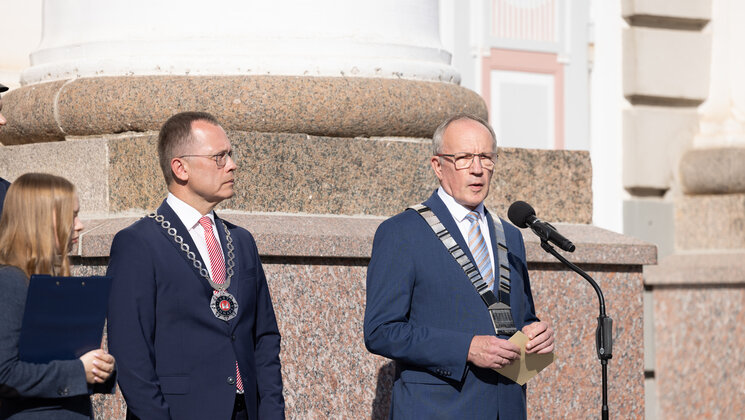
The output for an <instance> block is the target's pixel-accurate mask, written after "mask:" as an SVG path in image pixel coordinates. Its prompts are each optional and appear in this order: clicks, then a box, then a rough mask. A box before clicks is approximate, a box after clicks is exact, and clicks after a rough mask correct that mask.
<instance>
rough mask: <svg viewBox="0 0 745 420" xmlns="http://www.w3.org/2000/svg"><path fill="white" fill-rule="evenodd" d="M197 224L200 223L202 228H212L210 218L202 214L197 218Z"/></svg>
mask: <svg viewBox="0 0 745 420" xmlns="http://www.w3.org/2000/svg"><path fill="white" fill-rule="evenodd" d="M199 224H200V225H202V228H204V229H205V230H206V229H210V228H212V219H210V218H209V217H208V216H202V218H201V219H199Z"/></svg>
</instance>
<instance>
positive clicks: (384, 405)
mask: <svg viewBox="0 0 745 420" xmlns="http://www.w3.org/2000/svg"><path fill="white" fill-rule="evenodd" d="M395 374H396V363H395V362H393V361H389V362H388V363H386V364H385V365H383V366H381V367H380V370H378V384H377V385H376V387H375V399H373V402H372V415H371V416H370V418H371V419H372V420H385V419H387V418H388V412H389V410H390V407H391V390H392V389H393V378H394V376H395Z"/></svg>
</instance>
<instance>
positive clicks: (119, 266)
mask: <svg viewBox="0 0 745 420" xmlns="http://www.w3.org/2000/svg"><path fill="white" fill-rule="evenodd" d="M148 250H149V245H148V244H147V243H145V241H144V240H143V239H141V238H140V237H139V236H137V235H136V233H135V232H133V231H131V230H129V229H125V230H122V231H120V232H119V233H118V234H117V235H116V236H115V237H114V242H113V244H112V246H111V259H110V262H109V268H108V271H107V272H106V274H107V275H108V276H111V277H112V279H113V280H112V285H111V294H110V295H109V316H108V337H109V350H110V351H111V354H113V355H114V357H115V358H116V361H117V368H118V374H119V375H118V376H119V378H118V380H119V387H120V388H121V390H122V394H123V395H124V399H125V401H126V402H127V408H128V409H129V410H130V411H131V412H132V413H133V414H134V415H136V416H137V417H140V418H147V419H163V420H166V419H170V413H169V407H168V404H167V403H166V401H165V399H164V398H163V394H162V392H161V390H160V383H159V380H158V376H157V375H156V373H155V348H154V347H155V343H154V339H155V300H156V281H155V272H154V263H153V261H152V259H151V257H150V252H148Z"/></svg>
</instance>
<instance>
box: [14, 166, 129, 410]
mask: <svg viewBox="0 0 745 420" xmlns="http://www.w3.org/2000/svg"><path fill="white" fill-rule="evenodd" d="M78 210H79V204H78V197H77V194H76V193H75V188H74V187H73V185H72V184H71V183H70V182H69V181H67V180H66V179H64V178H61V177H58V176H54V175H48V174H36V173H29V174H25V175H22V176H20V177H19V178H18V179H16V180H15V182H13V184H11V186H10V188H9V189H8V194H7V196H6V197H5V206H4V208H3V213H2V215H1V216H0V419H6V418H7V419H71V420H72V419H90V418H92V417H93V416H92V410H91V403H90V398H89V395H90V394H91V393H93V392H99V391H100V392H110V391H111V390H112V389H113V386H114V384H113V382H114V381H113V379H114V378H113V376H112V372H113V370H114V358H113V356H111V355H110V354H108V353H106V352H105V351H104V350H102V349H97V350H92V351H90V352H88V353H86V354H84V355H83V356H81V357H80V359H74V360H54V361H52V362H50V363H47V364H36V363H26V362H22V361H20V360H19V358H18V339H19V336H20V331H21V321H22V317H23V309H24V306H25V302H26V292H27V290H28V281H29V277H30V276H31V275H33V274H51V275H56V276H69V275H70V262H69V261H68V257H67V254H68V252H69V250H70V249H71V248H72V245H73V244H74V243H76V242H77V239H78V235H79V233H80V231H81V230H82V229H83V224H82V223H81V222H80V219H79V218H78ZM109 379H111V380H109ZM107 380H108V381H107Z"/></svg>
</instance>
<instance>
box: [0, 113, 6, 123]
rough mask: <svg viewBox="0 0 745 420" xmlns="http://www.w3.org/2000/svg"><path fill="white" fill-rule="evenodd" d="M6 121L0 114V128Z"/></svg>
mask: <svg viewBox="0 0 745 420" xmlns="http://www.w3.org/2000/svg"><path fill="white" fill-rule="evenodd" d="M7 122H8V121H6V120H5V117H3V114H0V126H3V125H5V123H7Z"/></svg>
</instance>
